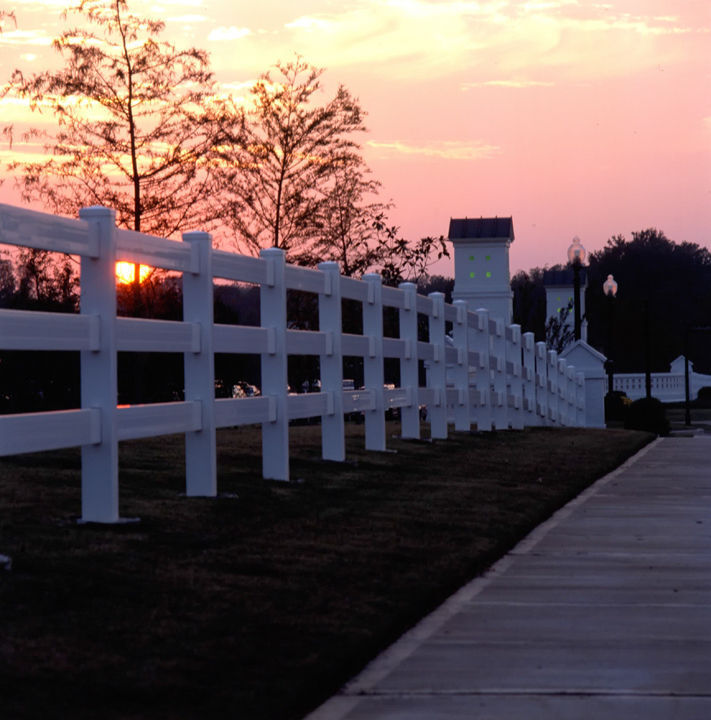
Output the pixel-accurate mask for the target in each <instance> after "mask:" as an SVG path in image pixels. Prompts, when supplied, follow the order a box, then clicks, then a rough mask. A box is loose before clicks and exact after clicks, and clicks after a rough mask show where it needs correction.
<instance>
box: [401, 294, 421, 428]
mask: <svg viewBox="0 0 711 720" xmlns="http://www.w3.org/2000/svg"><path fill="white" fill-rule="evenodd" d="M399 288H400V290H402V292H403V296H404V301H405V307H404V308H403V309H401V310H399V311H398V314H399V316H400V338H401V339H403V340H404V341H405V354H404V356H403V358H402V360H400V385H401V386H402V387H406V388H408V389H409V392H410V405H409V406H408V407H404V408H401V410H400V414H401V418H402V437H404V438H419V437H420V399H419V398H420V371H419V364H418V361H417V286H416V285H415V284H414V283H410V282H404V283H400V285H399Z"/></svg>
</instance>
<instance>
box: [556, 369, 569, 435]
mask: <svg viewBox="0 0 711 720" xmlns="http://www.w3.org/2000/svg"><path fill="white" fill-rule="evenodd" d="M557 368H558V422H559V423H560V424H561V425H568V424H569V420H568V362H567V361H566V359H565V358H562V357H560V356H559V357H558V363H557Z"/></svg>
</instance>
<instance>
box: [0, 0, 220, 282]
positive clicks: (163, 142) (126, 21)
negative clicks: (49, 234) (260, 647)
mask: <svg viewBox="0 0 711 720" xmlns="http://www.w3.org/2000/svg"><path fill="white" fill-rule="evenodd" d="M68 15H72V16H74V15H78V16H80V17H81V18H83V19H84V21H85V25H84V26H83V27H81V28H74V29H70V30H67V31H66V32H63V33H62V34H61V35H60V36H59V37H57V38H56V39H55V41H54V48H55V50H56V51H57V52H58V53H59V54H60V55H61V56H62V58H63V60H64V65H63V67H62V68H60V69H59V70H47V71H44V72H41V73H38V74H35V75H32V76H31V77H25V76H24V75H23V74H22V72H21V71H19V70H15V71H14V72H13V74H12V78H11V80H10V82H9V84H8V85H6V86H5V88H4V89H3V94H4V95H14V96H15V97H18V98H21V99H25V100H27V101H28V102H29V106H30V108H31V109H32V110H33V111H35V112H37V113H49V114H50V115H51V116H53V118H54V119H55V120H56V123H57V127H56V129H55V130H54V131H53V132H49V133H48V132H44V131H40V130H38V129H31V130H30V131H29V132H27V133H25V134H24V135H23V139H25V140H31V139H40V140H41V141H43V142H44V147H45V152H46V153H47V155H48V156H49V158H48V159H44V160H40V161H22V160H16V161H13V162H11V163H9V165H8V170H9V171H10V172H11V173H15V174H16V175H17V176H18V178H17V182H18V186H19V187H20V189H21V191H22V196H23V199H24V200H26V201H40V202H41V203H42V204H43V205H45V206H46V207H47V208H48V209H49V210H51V211H52V212H55V213H59V214H65V215H71V216H75V215H76V214H77V212H78V211H79V209H80V208H81V207H83V206H86V205H95V204H102V205H107V206H109V207H111V208H114V209H115V210H116V215H117V222H118V224H119V226H122V227H126V228H130V229H134V230H141V231H144V232H150V233H154V234H156V235H160V236H164V237H168V236H170V235H172V234H174V233H175V232H176V231H178V229H184V228H186V227H196V226H201V227H203V226H204V225H205V223H206V221H207V214H206V209H205V203H201V202H200V199H201V197H203V196H204V195H205V194H207V193H208V191H209V182H210V172H209V163H208V162H206V160H205V158H206V157H207V154H208V153H209V151H210V148H211V147H212V145H213V140H212V138H211V136H210V133H211V130H210V128H211V126H210V124H209V123H208V122H206V114H205V112H204V110H203V108H204V107H205V106H206V105H207V104H208V103H209V102H210V99H211V97H212V96H213V81H212V76H211V73H210V71H209V63H208V56H207V54H206V53H205V52H204V51H202V50H197V49H195V48H190V49H188V50H178V49H176V48H175V47H174V46H173V45H172V44H170V43H167V42H164V41H161V40H159V39H158V36H159V35H160V33H161V32H162V30H163V29H164V23H163V22H160V21H156V20H148V19H144V18H140V17H138V16H136V15H134V14H132V13H131V12H130V11H129V8H128V3H127V0H81V1H80V2H79V3H78V4H77V5H75V6H73V7H71V8H70V9H69V10H67V11H66V12H65V13H64V17H65V18H66V17H67V16H68ZM6 134H8V132H7V129H6ZM9 134H10V137H11V128H10V129H9ZM136 273H138V269H136Z"/></svg>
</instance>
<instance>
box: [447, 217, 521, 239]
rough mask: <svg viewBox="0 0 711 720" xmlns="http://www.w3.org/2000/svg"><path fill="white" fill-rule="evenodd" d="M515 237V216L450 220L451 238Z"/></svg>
mask: <svg viewBox="0 0 711 720" xmlns="http://www.w3.org/2000/svg"><path fill="white" fill-rule="evenodd" d="M502 238H507V239H508V240H509V241H510V242H513V239H514V229H513V218H512V217H505V218H500V217H493V218H484V217H482V218H464V219H455V218H452V219H451V220H450V221H449V239H450V240H464V239H467V240H471V239H478V240H484V239H487V240H488V239H502Z"/></svg>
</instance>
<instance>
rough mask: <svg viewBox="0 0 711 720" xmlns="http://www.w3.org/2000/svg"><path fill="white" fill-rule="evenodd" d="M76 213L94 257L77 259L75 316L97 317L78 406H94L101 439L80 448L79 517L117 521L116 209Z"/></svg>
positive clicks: (84, 355) (84, 353)
mask: <svg viewBox="0 0 711 720" xmlns="http://www.w3.org/2000/svg"><path fill="white" fill-rule="evenodd" d="M79 217H80V218H81V219H82V220H85V221H86V222H87V223H88V224H89V235H90V238H92V239H94V240H95V242H96V245H97V247H98V248H99V256H98V257H95V258H90V257H86V256H82V258H81V300H80V306H81V314H82V315H95V316H98V318H99V347H98V349H97V350H82V351H81V353H80V363H81V406H82V408H87V409H89V408H91V409H95V410H98V413H99V419H100V420H99V421H100V430H101V434H100V437H101V441H100V442H99V443H96V444H94V445H83V446H82V449H81V467H82V475H81V517H82V521H84V522H100V523H115V522H118V521H119V489H118V434H117V427H116V401H117V398H118V380H117V371H116V363H117V361H116V213H115V212H114V211H113V210H109V209H108V208H105V207H87V208H82V209H81V210H80V211H79Z"/></svg>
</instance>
